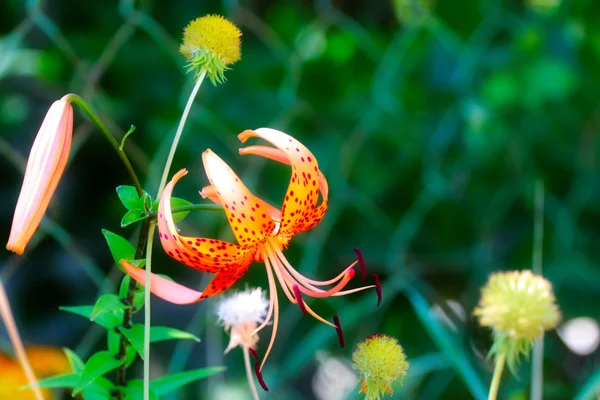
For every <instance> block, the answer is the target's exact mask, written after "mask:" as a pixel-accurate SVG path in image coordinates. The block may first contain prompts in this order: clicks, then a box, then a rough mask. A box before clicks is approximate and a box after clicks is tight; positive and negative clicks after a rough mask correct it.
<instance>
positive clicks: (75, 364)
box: [63, 347, 85, 372]
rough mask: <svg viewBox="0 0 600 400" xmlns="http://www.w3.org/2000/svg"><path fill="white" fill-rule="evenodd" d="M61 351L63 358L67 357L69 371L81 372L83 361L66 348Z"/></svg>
mask: <svg viewBox="0 0 600 400" xmlns="http://www.w3.org/2000/svg"><path fill="white" fill-rule="evenodd" d="M63 351H64V352H65V356H67V360H68V361H69V365H70V366H71V369H72V370H73V371H75V372H81V371H83V368H84V366H85V364H84V363H83V360H82V359H81V358H79V356H78V355H77V354H75V352H74V351H73V350H71V349H69V348H67V347H63Z"/></svg>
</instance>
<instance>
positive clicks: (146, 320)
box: [144, 70, 206, 400]
mask: <svg viewBox="0 0 600 400" xmlns="http://www.w3.org/2000/svg"><path fill="white" fill-rule="evenodd" d="M205 77H206V70H203V71H202V72H201V73H200V76H199V77H198V80H197V81H196V84H195V85H194V88H193V89H192V93H190V97H189V98H188V101H187V104H186V105H185V108H184V110H183V114H181V119H180V120H179V126H177V132H175V137H174V138H173V143H171V149H170V150H169V155H168V156H167V161H166V162H165V168H164V169H163V174H162V178H161V179H160V184H159V185H158V192H157V194H156V199H157V200H158V201H160V200H161V196H162V193H163V190H164V189H165V186H166V185H167V178H168V177H169V171H170V170H171V164H172V163H173V158H174V157H175V150H177V145H178V144H179V140H180V139H181V134H182V132H183V127H184V126H185V122H186V120H187V117H188V115H189V113H190V109H191V108H192V104H193V103H194V99H195V98H196V95H197V94H198V91H199V90H200V86H201V85H202V82H203V81H204V78H205ZM155 227H156V225H154V224H153V223H152V224H150V229H149V230H148V242H147V248H146V286H145V287H144V400H149V398H150V278H151V272H152V262H151V261H152V240H153V239H154V228H155Z"/></svg>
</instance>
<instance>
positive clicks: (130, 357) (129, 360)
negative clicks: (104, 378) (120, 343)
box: [125, 346, 138, 368]
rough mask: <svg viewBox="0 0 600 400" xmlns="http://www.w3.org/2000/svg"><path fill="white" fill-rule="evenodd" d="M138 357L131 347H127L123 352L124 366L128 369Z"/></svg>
mask: <svg viewBox="0 0 600 400" xmlns="http://www.w3.org/2000/svg"><path fill="white" fill-rule="evenodd" d="M137 355H138V353H137V351H136V350H135V349H134V348H133V346H127V350H125V360H126V362H125V366H126V367H127V368H129V367H130V366H131V364H133V362H134V361H135V360H136V358H137V357H136V356H137Z"/></svg>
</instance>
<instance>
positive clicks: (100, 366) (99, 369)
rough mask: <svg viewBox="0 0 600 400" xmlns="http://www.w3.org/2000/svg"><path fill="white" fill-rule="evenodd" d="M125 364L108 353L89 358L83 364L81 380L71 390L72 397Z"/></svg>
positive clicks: (100, 353) (100, 352) (101, 352)
mask: <svg viewBox="0 0 600 400" xmlns="http://www.w3.org/2000/svg"><path fill="white" fill-rule="evenodd" d="M124 363H125V359H116V358H115V355H114V354H112V353H110V352H108V351H99V352H98V353H96V354H94V355H93V356H91V357H90V359H89V360H88V361H87V362H86V363H85V368H84V369H83V372H82V373H81V378H80V379H79V383H78V384H77V387H76V388H75V390H73V396H75V395H76V394H77V393H79V392H81V391H82V390H83V389H85V388H86V387H88V386H89V385H90V384H91V383H92V382H94V381H95V380H96V379H98V378H99V377H101V376H102V375H104V374H106V373H107V372H109V371H112V370H113V369H116V368H118V367H119V366H121V365H123V364H124Z"/></svg>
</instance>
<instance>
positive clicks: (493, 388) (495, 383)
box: [488, 351, 506, 400]
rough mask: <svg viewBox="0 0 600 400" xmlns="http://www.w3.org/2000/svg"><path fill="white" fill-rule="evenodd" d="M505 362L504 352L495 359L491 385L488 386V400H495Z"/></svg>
mask: <svg viewBox="0 0 600 400" xmlns="http://www.w3.org/2000/svg"><path fill="white" fill-rule="evenodd" d="M505 360H506V352H505V351H503V352H502V353H500V354H499V355H498V356H497V357H496V366H495V367H494V376H493V377H492V384H491V385H490V393H489V394H488V400H496V397H497V396H498V388H499V387H500V378H501V377H502V370H503V369H504V361H505Z"/></svg>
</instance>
